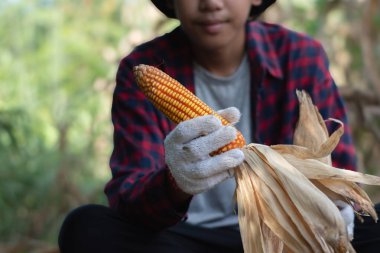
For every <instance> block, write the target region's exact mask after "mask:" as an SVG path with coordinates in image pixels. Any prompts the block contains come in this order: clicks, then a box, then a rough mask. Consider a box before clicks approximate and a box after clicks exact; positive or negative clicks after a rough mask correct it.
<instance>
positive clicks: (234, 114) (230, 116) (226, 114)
mask: <svg viewBox="0 0 380 253" xmlns="http://www.w3.org/2000/svg"><path fill="white" fill-rule="evenodd" d="M217 113H218V114H219V115H220V116H222V117H223V118H225V119H226V120H227V121H228V122H230V123H231V124H235V123H237V122H239V119H240V116H241V113H240V111H239V109H238V108H236V107H228V108H226V109H222V110H219V111H217Z"/></svg>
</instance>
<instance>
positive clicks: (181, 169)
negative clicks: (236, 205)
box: [164, 107, 244, 195]
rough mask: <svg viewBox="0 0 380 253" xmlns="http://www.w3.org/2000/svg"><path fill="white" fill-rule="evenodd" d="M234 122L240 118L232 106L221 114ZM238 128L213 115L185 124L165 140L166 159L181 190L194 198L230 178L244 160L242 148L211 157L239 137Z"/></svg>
mask: <svg viewBox="0 0 380 253" xmlns="http://www.w3.org/2000/svg"><path fill="white" fill-rule="evenodd" d="M218 113H219V114H221V115H222V116H223V117H224V118H226V119H227V120H228V121H230V122H231V123H234V122H236V121H237V120H239V118H240V112H239V110H238V109H236V108H234V107H232V108H227V109H225V110H222V111H219V112H218ZM236 131H237V130H236V129H235V128H234V127H232V126H223V125H222V123H221V121H220V120H219V119H218V118H217V117H215V116H212V115H206V116H201V117H196V118H194V119H190V120H187V121H184V122H181V123H179V124H178V125H177V127H176V128H174V129H173V131H172V132H170V133H169V134H168V136H167V137H166V139H165V142H164V144H165V160H166V164H167V165H168V167H169V169H170V172H171V174H172V176H173V178H174V180H175V181H176V183H177V185H178V187H179V188H180V189H181V190H182V191H184V192H185V193H188V194H191V195H194V194H197V193H201V192H203V191H207V190H209V189H211V188H212V187H213V186H215V185H216V184H218V183H220V182H222V181H224V180H226V179H227V178H229V177H230V173H229V170H232V169H233V168H234V167H236V166H238V165H239V164H240V163H242V162H243V160H244V154H243V152H242V151H241V150H240V149H233V150H229V151H227V152H224V153H222V154H219V155H216V156H213V157H211V156H210V155H209V154H210V153H211V152H213V151H215V150H217V149H219V148H221V147H223V146H224V145H227V144H228V143H230V142H231V141H233V140H234V139H235V138H236Z"/></svg>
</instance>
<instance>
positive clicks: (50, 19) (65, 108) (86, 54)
mask: <svg viewBox="0 0 380 253" xmlns="http://www.w3.org/2000/svg"><path fill="white" fill-rule="evenodd" d="M261 19H262V20H264V21H267V22H276V23H282V24H283V25H285V26H287V27H289V28H291V29H294V30H297V31H299V32H303V33H307V34H309V35H311V36H313V37H315V38H316V39H318V40H319V41H321V42H322V44H323V45H324V47H325V49H326V51H327V54H328V56H329V58H330V61H331V66H330V69H331V72H332V73H333V76H334V78H335V80H336V82H337V83H338V85H339V89H340V91H341V94H342V95H343V97H344V98H345V100H346V104H347V106H348V108H349V117H350V123H351V126H352V129H353V135H354V141H355V145H356V147H357V150H358V156H359V169H360V171H362V172H365V173H370V174H374V175H380V165H379V162H378V159H379V157H380V128H379V127H380V107H379V101H380V100H379V99H380V60H379V58H380V32H379V31H380V1H379V0H308V1H304V0H277V4H276V5H275V6H273V7H271V8H270V9H269V10H268V11H267V12H266V13H265V15H263V16H262V17H261ZM177 25H178V23H177V21H175V20H168V19H166V18H165V17H164V16H163V15H161V13H159V12H158V11H157V10H156V9H155V8H154V6H152V4H151V3H150V1H148V0H106V1H105V0H1V1H0V253H3V252H6V253H19V252H32V253H42V252H44V253H47V252H51V253H52V252H58V251H57V247H56V241H57V235H58V230H59V227H60V225H61V223H62V220H63V218H64V216H65V215H66V214H67V212H68V211H69V210H71V209H72V208H75V207H77V206H79V205H81V204H85V203H100V204H106V203H107V201H106V198H105V196H104V194H103V187H104V184H105V183H106V182H107V181H108V179H109V177H110V173H109V167H108V159H109V156H110V153H111V150H112V125H111V121H110V104H111V98H112V92H113V88H114V85H115V83H114V78H115V73H116V69H117V66H118V63H119V61H120V59H121V57H123V56H125V55H126V54H128V52H129V51H130V50H131V49H132V48H133V47H134V46H135V45H136V44H139V43H140V42H142V41H145V40H148V39H151V38H153V37H155V36H157V35H159V34H162V33H164V32H166V31H169V30H171V29H172V28H174V27H175V26H177ZM365 189H366V190H367V192H368V194H369V195H370V197H371V198H372V199H373V201H374V202H379V201H380V187H365Z"/></svg>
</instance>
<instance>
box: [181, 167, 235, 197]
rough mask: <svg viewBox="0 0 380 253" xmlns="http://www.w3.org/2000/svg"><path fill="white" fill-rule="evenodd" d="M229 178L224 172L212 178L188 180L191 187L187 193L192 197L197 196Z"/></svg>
mask: <svg viewBox="0 0 380 253" xmlns="http://www.w3.org/2000/svg"><path fill="white" fill-rule="evenodd" d="M229 177H230V176H229V175H228V172H226V171H224V172H221V173H219V174H216V175H214V176H213V177H212V178H200V179H199V178H198V179H193V180H190V182H191V185H192V186H191V187H190V189H188V191H187V192H188V193H190V194H192V195H194V194H198V193H201V192H204V191H207V190H209V189H211V188H212V187H214V186H215V185H217V184H219V183H221V182H223V181H225V180H226V179H228V178H229Z"/></svg>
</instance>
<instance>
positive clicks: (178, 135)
mask: <svg viewBox="0 0 380 253" xmlns="http://www.w3.org/2000/svg"><path fill="white" fill-rule="evenodd" d="M221 127H222V122H221V121H220V120H219V119H218V118H217V117H215V116H213V115H205V116H200V117H196V118H193V119H189V120H186V121H183V122H181V123H179V124H178V125H177V126H176V128H175V129H174V130H173V131H171V132H170V133H169V134H168V136H167V137H166V138H165V143H167V142H174V143H179V144H182V143H187V142H189V141H191V140H193V139H196V138H198V137H200V136H204V135H207V134H209V133H212V132H214V131H216V130H218V129H219V128H221Z"/></svg>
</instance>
